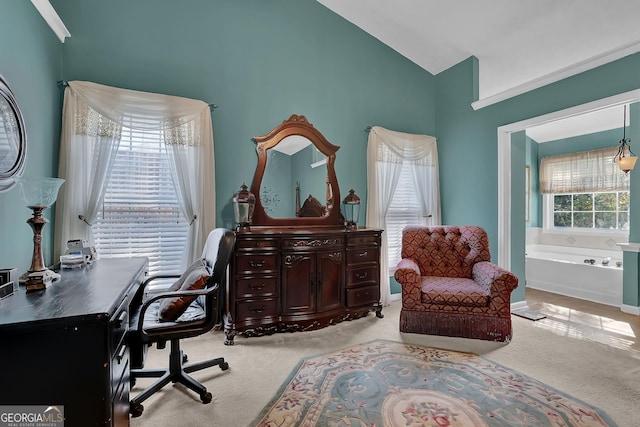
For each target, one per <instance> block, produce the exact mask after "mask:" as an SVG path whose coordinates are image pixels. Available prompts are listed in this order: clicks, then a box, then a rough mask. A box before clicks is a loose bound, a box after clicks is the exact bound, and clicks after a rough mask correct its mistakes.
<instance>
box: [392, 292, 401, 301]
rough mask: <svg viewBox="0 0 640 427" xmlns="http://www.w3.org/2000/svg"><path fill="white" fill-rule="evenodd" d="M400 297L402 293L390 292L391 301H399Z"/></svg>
mask: <svg viewBox="0 0 640 427" xmlns="http://www.w3.org/2000/svg"><path fill="white" fill-rule="evenodd" d="M401 299H402V294H401V293H400V292H398V293H397V294H391V301H400V300H401Z"/></svg>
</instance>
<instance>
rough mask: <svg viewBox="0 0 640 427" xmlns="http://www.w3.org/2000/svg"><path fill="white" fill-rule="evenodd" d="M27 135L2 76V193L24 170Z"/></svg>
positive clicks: (0, 171)
mask: <svg viewBox="0 0 640 427" xmlns="http://www.w3.org/2000/svg"><path fill="white" fill-rule="evenodd" d="M26 154H27V134H26V132H25V127H24V120H23V118H22V113H21V112H20V108H19V107H18V102H17V101H16V99H15V97H14V95H13V92H12V91H11V89H10V88H9V85H8V84H7V82H6V80H4V78H3V77H2V76H1V75H0V192H3V191H7V190H9V189H10V188H11V187H13V186H14V185H15V178H17V177H19V176H20V174H21V173H22V169H23V168H24V162H25V157H26Z"/></svg>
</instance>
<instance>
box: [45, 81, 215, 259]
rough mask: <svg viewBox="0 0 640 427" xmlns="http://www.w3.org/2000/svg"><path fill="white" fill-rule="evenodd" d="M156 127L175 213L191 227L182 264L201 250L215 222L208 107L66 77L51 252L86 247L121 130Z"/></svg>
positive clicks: (185, 100)
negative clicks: (168, 163) (177, 207)
mask: <svg viewBox="0 0 640 427" xmlns="http://www.w3.org/2000/svg"><path fill="white" fill-rule="evenodd" d="M123 126H126V127H127V128H130V129H134V130H143V131H144V130H162V131H163V132H162V133H163V135H164V138H165V141H164V142H165V144H167V146H168V148H169V149H168V150H167V152H168V153H169V156H170V158H171V159H172V171H173V174H172V175H173V176H172V178H173V180H174V183H175V186H176V189H177V192H178V194H179V198H180V200H181V204H182V214H183V215H184V217H185V219H186V220H187V222H189V223H190V224H191V226H190V229H189V236H188V238H187V242H188V247H187V248H185V251H184V258H183V260H182V265H183V266H185V265H187V264H188V263H190V262H191V261H192V260H194V259H195V258H196V257H197V256H199V255H200V253H201V251H202V248H203V247H204V242H205V240H206V238H207V235H208V233H209V231H210V230H211V229H213V228H214V227H215V182H214V177H215V173H214V153H213V131H212V126H211V110H210V109H209V106H208V105H207V104H206V103H204V102H202V101H198V100H192V99H187V98H181V97H176V96H169V95H161V94H154V93H147V92H139V91H133V90H127V89H120V88H114V87H109V86H104V85H100V84H97V83H91V82H83V81H72V82H69V85H68V87H67V88H66V90H65V96H64V105H63V113H62V131H61V141H60V164H59V176H60V177H61V178H64V179H65V180H66V182H65V185H64V186H63V187H62V188H61V191H60V194H59V196H58V202H57V203H56V222H55V224H56V233H55V239H56V245H55V248H56V250H57V251H58V252H57V253H56V257H57V256H58V255H60V254H61V253H64V250H65V249H66V242H67V240H69V239H84V240H87V241H88V242H90V244H93V234H92V231H91V226H90V224H91V222H92V221H93V220H94V219H95V218H96V215H97V214H98V211H99V208H100V204H101V202H102V199H103V197H104V194H105V189H106V186H107V183H108V182H109V176H110V172H111V168H112V166H113V161H114V159H115V156H116V153H117V150H118V146H119V143H120V133H121V130H122V127H123Z"/></svg>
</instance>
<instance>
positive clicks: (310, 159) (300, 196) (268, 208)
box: [260, 135, 331, 218]
mask: <svg viewBox="0 0 640 427" xmlns="http://www.w3.org/2000/svg"><path fill="white" fill-rule="evenodd" d="M326 164H327V157H326V156H325V155H324V154H322V153H321V152H320V151H319V150H318V149H317V148H316V147H315V146H314V145H313V144H312V143H311V141H309V140H308V139H307V138H305V137H303V136H300V135H290V136H288V137H286V138H284V139H283V140H282V141H280V142H279V143H278V145H276V146H275V147H273V149H271V150H269V152H268V153H267V166H266V169H265V173H264V177H263V179H262V187H261V188H260V201H261V202H262V206H263V207H264V209H265V212H266V213H267V215H269V216H271V217H273V218H292V217H296V216H301V207H302V206H303V205H304V204H305V202H306V201H307V200H309V202H307V204H309V203H314V204H315V202H314V199H315V200H317V201H318V203H319V204H320V209H321V212H318V213H317V214H316V216H324V215H326V211H327V210H326V202H327V200H329V199H330V198H331V186H330V184H329V183H328V182H327V168H326ZM305 212H307V211H306V210H304V211H303V212H302V215H305ZM307 216H308V214H307Z"/></svg>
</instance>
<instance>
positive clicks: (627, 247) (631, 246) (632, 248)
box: [617, 243, 640, 252]
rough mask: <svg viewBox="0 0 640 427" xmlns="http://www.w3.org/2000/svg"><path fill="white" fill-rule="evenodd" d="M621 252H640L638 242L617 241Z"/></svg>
mask: <svg viewBox="0 0 640 427" xmlns="http://www.w3.org/2000/svg"><path fill="white" fill-rule="evenodd" d="M617 245H618V246H620V249H622V251H623V252H640V243H617Z"/></svg>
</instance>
